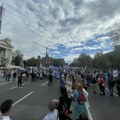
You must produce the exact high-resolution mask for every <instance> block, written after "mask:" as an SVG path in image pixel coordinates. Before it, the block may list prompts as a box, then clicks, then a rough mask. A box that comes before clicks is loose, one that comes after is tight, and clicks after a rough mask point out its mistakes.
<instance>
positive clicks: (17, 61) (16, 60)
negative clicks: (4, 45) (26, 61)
mask: <svg viewBox="0 0 120 120" xmlns="http://www.w3.org/2000/svg"><path fill="white" fill-rule="evenodd" d="M21 61H22V57H21V56H19V55H17V56H16V57H15V59H14V63H15V65H16V66H20V64H21Z"/></svg>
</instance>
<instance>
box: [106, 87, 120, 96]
mask: <svg viewBox="0 0 120 120" xmlns="http://www.w3.org/2000/svg"><path fill="white" fill-rule="evenodd" d="M105 89H106V90H107V91H109V89H108V88H105ZM113 94H114V95H115V96H118V95H117V94H116V93H113Z"/></svg>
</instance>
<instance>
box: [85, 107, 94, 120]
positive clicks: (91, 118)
mask: <svg viewBox="0 0 120 120" xmlns="http://www.w3.org/2000/svg"><path fill="white" fill-rule="evenodd" d="M86 108H87V112H88V118H89V120H93V117H92V115H91V113H90V110H89V108H88V107H86Z"/></svg>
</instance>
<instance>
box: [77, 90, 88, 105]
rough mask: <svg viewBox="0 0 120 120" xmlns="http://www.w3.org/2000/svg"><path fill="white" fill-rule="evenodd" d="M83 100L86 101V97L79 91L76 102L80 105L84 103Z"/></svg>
mask: <svg viewBox="0 0 120 120" xmlns="http://www.w3.org/2000/svg"><path fill="white" fill-rule="evenodd" d="M85 101H86V98H85V96H84V94H83V92H79V95H78V98H77V102H78V103H79V104H81V105H82V104H84V103H85Z"/></svg>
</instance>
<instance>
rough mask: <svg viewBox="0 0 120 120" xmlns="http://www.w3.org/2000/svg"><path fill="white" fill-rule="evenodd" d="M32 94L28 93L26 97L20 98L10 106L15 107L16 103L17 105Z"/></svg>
mask: <svg viewBox="0 0 120 120" xmlns="http://www.w3.org/2000/svg"><path fill="white" fill-rule="evenodd" d="M32 93H33V91H32V92H30V93H28V94H27V95H26V96H24V97H23V98H21V99H20V100H18V101H16V102H15V103H14V104H13V105H12V106H15V105H16V104H17V103H19V102H20V101H22V100H24V99H25V98H26V97H28V96H29V95H31V94H32Z"/></svg>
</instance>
